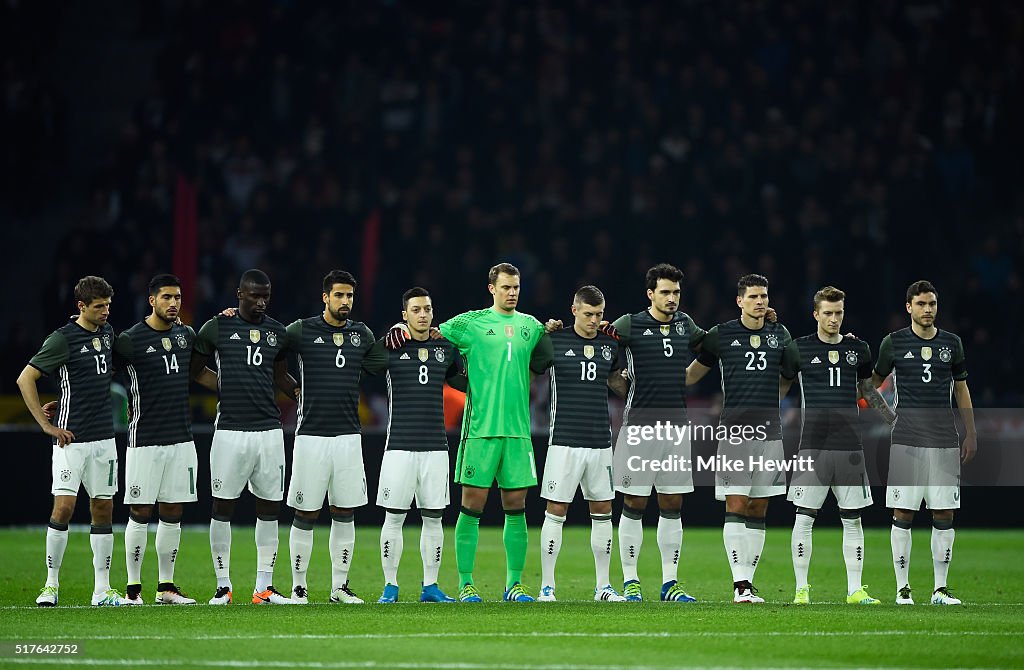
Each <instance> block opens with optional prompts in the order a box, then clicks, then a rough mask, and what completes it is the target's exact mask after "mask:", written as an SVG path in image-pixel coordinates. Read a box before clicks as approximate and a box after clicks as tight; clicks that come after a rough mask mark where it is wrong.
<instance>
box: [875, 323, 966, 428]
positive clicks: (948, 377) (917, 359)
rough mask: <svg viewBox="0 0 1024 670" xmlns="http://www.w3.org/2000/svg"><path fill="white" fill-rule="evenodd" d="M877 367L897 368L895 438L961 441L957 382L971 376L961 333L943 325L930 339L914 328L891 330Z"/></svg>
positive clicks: (877, 369)
mask: <svg viewBox="0 0 1024 670" xmlns="http://www.w3.org/2000/svg"><path fill="white" fill-rule="evenodd" d="M875 372H877V373H878V374H879V376H882V377H886V376H888V375H889V373H890V372H891V373H892V385H893V389H894V392H895V397H894V400H893V406H894V407H895V408H897V412H896V415H897V417H898V418H897V420H896V425H895V426H893V429H892V441H893V443H894V444H906V445H910V446H913V447H958V446H960V436H959V434H958V433H957V430H956V423H955V422H954V420H953V409H952V407H953V382H956V381H963V380H965V379H967V362H966V360H965V358H964V345H963V343H962V342H961V341H960V338H959V337H957V336H956V335H954V334H953V333H951V332H949V331H947V330H938V331H937V332H936V334H935V337H933V338H932V339H930V340H926V339H923V338H920V337H918V336H917V335H916V334H915V333H914V331H913V329H911V328H904V329H902V330H897V331H896V332H895V333H890V334H889V335H886V336H885V339H884V340H882V344H881V346H879V348H878V362H877V363H875Z"/></svg>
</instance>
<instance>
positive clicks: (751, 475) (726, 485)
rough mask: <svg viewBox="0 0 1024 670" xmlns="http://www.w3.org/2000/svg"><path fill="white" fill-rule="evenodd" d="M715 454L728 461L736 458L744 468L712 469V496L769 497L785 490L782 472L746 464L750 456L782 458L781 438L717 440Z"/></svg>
mask: <svg viewBox="0 0 1024 670" xmlns="http://www.w3.org/2000/svg"><path fill="white" fill-rule="evenodd" d="M718 455H719V456H722V457H723V458H725V459H728V460H730V461H739V462H741V463H743V464H744V468H743V470H742V471H736V472H734V471H728V472H727V471H724V470H720V471H718V472H716V473H715V499H717V500H725V497H726V496H746V497H748V498H771V497H773V496H781V495H785V494H786V473H785V472H783V471H781V470H778V471H774V470H767V469H764V468H754V469H752V468H750V467H749V466H750V459H751V458H753V459H758V458H761V457H764V459H765V460H766V461H768V460H772V461H779V462H782V461H784V460H785V458H786V452H785V450H783V448H782V440H766V441H763V442H762V441H760V440H753V441H750V442H744V443H742V444H729V441H728V440H719V442H718Z"/></svg>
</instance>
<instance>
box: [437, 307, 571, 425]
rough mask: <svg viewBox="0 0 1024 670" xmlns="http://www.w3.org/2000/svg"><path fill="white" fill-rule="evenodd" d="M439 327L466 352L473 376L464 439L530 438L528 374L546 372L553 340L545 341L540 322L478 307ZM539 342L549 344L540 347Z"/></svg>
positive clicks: (468, 394)
mask: <svg viewBox="0 0 1024 670" xmlns="http://www.w3.org/2000/svg"><path fill="white" fill-rule="evenodd" d="M440 328H441V334H442V335H444V336H445V338H447V339H448V340H449V341H450V342H451V343H452V344H454V345H455V348H456V349H458V350H459V353H460V354H462V357H463V358H464V359H465V361H466V373H467V375H468V376H469V388H468V391H467V394H466V409H465V413H464V414H463V417H462V439H466V438H477V437H525V438H529V437H530V370H531V368H533V369H534V371H539V372H538V374H539V373H541V372H543V371H544V370H545V369H546V368H547V366H548V365H550V358H551V354H550V349H551V341H550V339H549V338H543V335H544V326H543V325H541V323H540V321H538V320H537V319H535V318H533V317H532V316H530V315H529V314H520V313H519V312H513V313H512V314H502V313H501V312H498V311H497V310H495V309H479V310H476V311H472V312H465V313H463V314H459V315H458V316H456V317H453V318H451V319H449V320H448V321H445V322H444V323H442V324H441V326H440ZM542 338H543V339H542ZM540 342H544V343H546V344H547V346H546V347H545V346H543V345H542V346H540V347H538V346H537V345H538V343H540ZM535 349H536V350H537V351H536V352H535ZM545 352H547V353H545ZM544 359H547V360H546V361H545V360H544Z"/></svg>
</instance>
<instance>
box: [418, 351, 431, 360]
mask: <svg viewBox="0 0 1024 670" xmlns="http://www.w3.org/2000/svg"><path fill="white" fill-rule="evenodd" d="M417 353H418V354H419V357H420V362H422V363H426V362H427V359H428V358H430V350H429V349H420V350H419V351H418V352H417Z"/></svg>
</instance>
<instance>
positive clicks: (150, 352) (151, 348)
mask: <svg viewBox="0 0 1024 670" xmlns="http://www.w3.org/2000/svg"><path fill="white" fill-rule="evenodd" d="M155 352H156V349H154V348H153V347H147V348H146V353H147V354H152V353H155Z"/></svg>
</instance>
